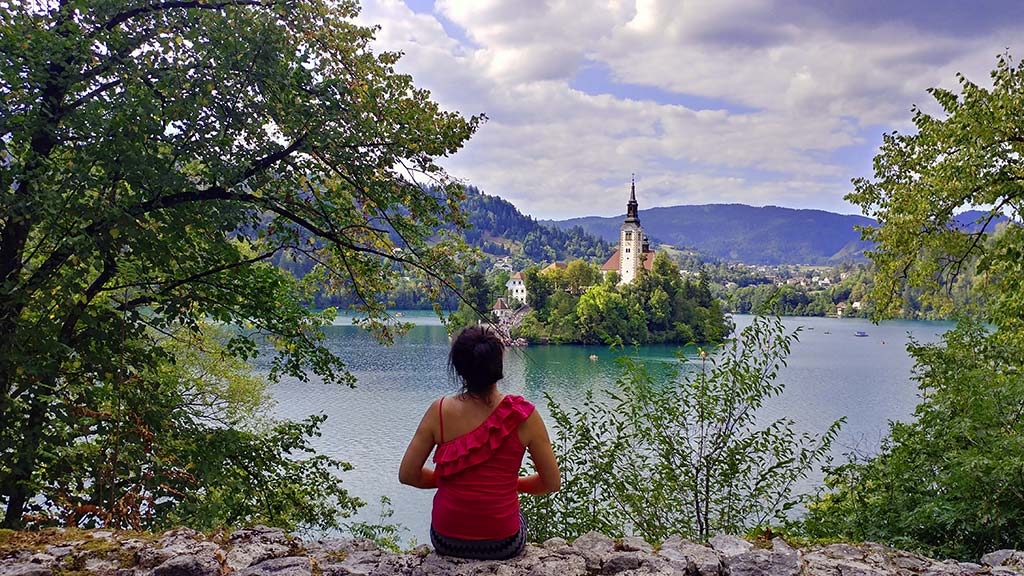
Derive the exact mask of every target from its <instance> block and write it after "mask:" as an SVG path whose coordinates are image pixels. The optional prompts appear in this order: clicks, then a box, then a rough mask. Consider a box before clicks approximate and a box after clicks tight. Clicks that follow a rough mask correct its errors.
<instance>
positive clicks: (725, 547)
mask: <svg viewBox="0 0 1024 576" xmlns="http://www.w3.org/2000/svg"><path fill="white" fill-rule="evenodd" d="M708 543H709V544H711V547H712V548H714V549H715V552H718V555H719V556H721V557H722V558H731V557H733V556H739V555H740V554H743V553H744V552H748V551H749V550H750V549H751V548H753V547H754V545H753V544H751V543H750V542H747V541H746V540H744V539H743V538H740V537H738V536H730V535H728V534H716V535H714V536H712V537H711V540H709V541H708Z"/></svg>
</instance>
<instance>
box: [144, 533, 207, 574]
mask: <svg viewBox="0 0 1024 576" xmlns="http://www.w3.org/2000/svg"><path fill="white" fill-rule="evenodd" d="M201 538H202V534H200V533H198V532H196V531H195V530H190V529H188V528H179V529H177V530H172V531H170V532H167V533H165V534H164V535H163V537H161V538H160V540H158V541H157V542H156V544H155V545H154V544H150V545H148V546H144V547H142V548H140V549H139V551H138V552H136V554H135V557H136V562H137V563H138V565H139V567H141V568H154V567H156V566H159V565H161V564H163V563H164V562H166V561H167V560H169V559H171V558H174V557H177V556H208V557H213V556H214V555H215V554H216V553H217V552H218V551H219V550H220V547H219V546H217V545H216V544H214V543H213V542H207V541H205V540H202V539H201Z"/></svg>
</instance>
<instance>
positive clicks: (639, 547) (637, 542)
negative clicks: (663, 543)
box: [619, 536, 654, 552]
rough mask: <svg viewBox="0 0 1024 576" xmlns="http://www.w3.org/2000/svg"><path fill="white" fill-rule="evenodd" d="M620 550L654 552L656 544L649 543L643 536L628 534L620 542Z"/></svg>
mask: <svg viewBox="0 0 1024 576" xmlns="http://www.w3.org/2000/svg"><path fill="white" fill-rule="evenodd" d="M619 550H624V551H626V552H653V551H654V546H651V545H650V544H648V543H647V541H646V540H644V539H643V538H638V537H636V536H626V537H625V538H623V539H622V542H621V543H619Z"/></svg>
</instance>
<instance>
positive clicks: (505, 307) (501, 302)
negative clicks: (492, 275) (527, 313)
mask: <svg viewBox="0 0 1024 576" xmlns="http://www.w3.org/2000/svg"><path fill="white" fill-rule="evenodd" d="M508 309H509V308H508V304H506V303H505V299H504V298H498V301H497V302H495V303H494V310H508Z"/></svg>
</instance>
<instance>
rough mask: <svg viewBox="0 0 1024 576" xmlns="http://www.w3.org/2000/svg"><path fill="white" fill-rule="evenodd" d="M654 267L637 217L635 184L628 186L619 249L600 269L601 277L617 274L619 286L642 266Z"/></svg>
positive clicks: (628, 280)
mask: <svg viewBox="0 0 1024 576" xmlns="http://www.w3.org/2000/svg"><path fill="white" fill-rule="evenodd" d="M653 265H654V252H653V251H652V250H651V247H650V244H649V243H648V241H647V235H646V234H644V229H643V226H641V225H640V217H639V216H637V202H636V182H633V183H631V184H630V187H629V202H627V203H626V219H625V220H624V221H623V222H622V227H621V228H620V229H619V249H618V250H616V251H615V253H614V254H612V256H611V258H609V259H608V261H607V262H605V263H604V266H602V267H601V276H602V277H603V276H607V275H608V274H609V273H610V272H613V271H614V272H618V273H619V284H629V283H630V282H632V281H633V280H634V279H635V278H636V277H637V275H638V274H639V272H640V267H641V266H643V267H644V268H646V269H647V270H650V269H651V268H652V266H653Z"/></svg>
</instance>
